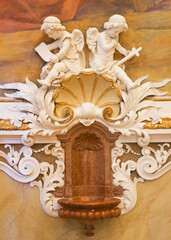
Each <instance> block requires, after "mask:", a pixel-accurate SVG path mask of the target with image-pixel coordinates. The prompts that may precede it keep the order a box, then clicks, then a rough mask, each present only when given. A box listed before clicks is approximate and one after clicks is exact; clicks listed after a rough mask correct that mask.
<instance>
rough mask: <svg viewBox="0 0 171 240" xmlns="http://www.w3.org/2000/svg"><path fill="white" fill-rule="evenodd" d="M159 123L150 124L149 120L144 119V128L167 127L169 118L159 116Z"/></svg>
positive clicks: (170, 119) (169, 126)
mask: <svg viewBox="0 0 171 240" xmlns="http://www.w3.org/2000/svg"><path fill="white" fill-rule="evenodd" d="M161 120H162V121H161V123H156V124H152V122H150V121H145V125H144V128H146V129H162V128H163V129H169V128H171V118H161Z"/></svg>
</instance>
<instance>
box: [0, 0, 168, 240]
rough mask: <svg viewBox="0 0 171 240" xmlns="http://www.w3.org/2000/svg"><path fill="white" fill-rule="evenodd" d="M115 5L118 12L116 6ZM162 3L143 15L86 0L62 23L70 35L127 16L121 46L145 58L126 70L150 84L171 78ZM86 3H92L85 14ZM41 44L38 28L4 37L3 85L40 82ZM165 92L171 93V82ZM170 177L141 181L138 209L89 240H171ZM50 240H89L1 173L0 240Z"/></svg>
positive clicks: (0, 38)
mask: <svg viewBox="0 0 171 240" xmlns="http://www.w3.org/2000/svg"><path fill="white" fill-rule="evenodd" d="M113 2H115V3H116V8H113V5H112V4H113ZM119 2H122V3H119ZM163 2H164V3H162V4H164V7H163V5H161V6H160V5H159V6H157V7H156V8H154V9H151V11H146V12H141V13H139V12H136V11H135V9H134V8H133V0H130V1H128V0H127V1H125V4H124V1H114V0H108V1H102V0H101V1H97V0H93V1H92V0H88V1H85V3H84V5H83V6H82V7H81V8H80V9H79V11H78V13H77V15H76V17H75V18H74V20H72V21H70V22H65V23H64V25H65V26H66V27H67V29H68V30H69V31H72V30H73V29H74V28H79V29H80V30H82V31H83V32H84V33H85V31H86V29H87V28H88V27H98V28H99V30H102V29H103V28H102V26H103V23H104V22H105V21H106V20H107V19H108V18H109V17H110V16H111V15H112V14H115V13H119V14H123V15H124V16H125V17H126V20H127V22H128V25H129V30H128V31H127V32H126V33H123V34H121V38H120V39H121V43H122V44H123V46H124V47H125V48H127V49H130V48H132V47H133V46H135V47H139V46H142V47H143V50H142V51H141V56H140V57H139V58H138V59H137V58H136V57H135V58H134V59H132V60H130V61H129V62H128V63H127V64H126V72H127V73H128V75H129V76H130V77H131V78H132V79H133V81H134V80H135V79H136V78H138V77H140V76H144V75H147V74H149V80H150V81H161V80H163V79H165V78H168V77H171V67H170V66H171V21H170V16H171V1H169V0H167V1H163ZM97 3H98V5H97ZM85 4H88V5H87V6H88V7H87V11H85ZM131 4H132V5H131ZM118 5H119V6H118ZM99 6H100V7H99ZM41 41H45V42H50V40H49V39H48V38H47V37H46V36H45V35H44V34H43V33H41V32H40V31H39V30H38V29H37V30H27V31H19V32H11V33H1V34H0V45H1V46H0V61H1V65H0V83H3V82H16V81H20V82H24V79H25V77H26V76H28V77H29V78H30V80H32V81H36V80H37V79H38V78H39V73H40V69H41V67H42V66H43V64H44V62H43V61H42V60H41V59H40V58H39V57H38V55H37V54H36V53H35V52H34V48H35V47H36V46H37V45H38V44H39V43H40V42H41ZM85 50H86V51H87V49H86V48H85ZM117 57H120V56H119V55H117ZM87 63H88V62H87ZM165 90H168V92H169V95H171V84H168V86H167V87H165ZM1 96H2V93H1ZM170 177H171V172H168V173H167V174H165V175H164V176H163V177H161V178H160V179H158V180H156V181H152V182H150V181H149V182H145V183H143V184H142V183H139V184H138V201H137V205H136V207H135V208H134V210H133V211H132V212H130V213H129V214H127V215H125V216H121V217H120V218H119V219H109V220H103V221H100V222H99V223H97V224H96V234H95V236H94V237H92V238H91V239H92V240H135V239H136V240H170V239H171V204H170V199H171V181H170ZM49 239H50V240H84V239H87V238H86V237H84V231H83V225H81V224H80V223H78V222H77V221H74V220H63V219H54V218H51V217H49V216H47V215H46V214H45V213H44V212H43V210H42V208H41V206H40V201H39V193H38V189H37V188H33V189H32V188H30V187H29V185H27V184H21V183H17V182H15V181H14V180H12V179H11V178H10V177H8V176H7V175H5V174H4V173H3V172H0V240H49Z"/></svg>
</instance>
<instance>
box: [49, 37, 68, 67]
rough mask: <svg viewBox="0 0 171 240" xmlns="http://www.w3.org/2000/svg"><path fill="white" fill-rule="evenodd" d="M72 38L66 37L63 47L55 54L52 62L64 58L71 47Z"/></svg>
mask: <svg viewBox="0 0 171 240" xmlns="http://www.w3.org/2000/svg"><path fill="white" fill-rule="evenodd" d="M70 44H71V40H70V39H68V38H66V39H65V40H64V42H63V47H62V49H61V50H60V51H59V52H58V53H57V54H55V56H54V57H53V58H52V62H54V63H57V62H59V60H60V59H62V58H63V57H64V56H65V55H66V54H67V52H68V50H69V48H70Z"/></svg>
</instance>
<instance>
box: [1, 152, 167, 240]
mask: <svg viewBox="0 0 171 240" xmlns="http://www.w3.org/2000/svg"><path fill="white" fill-rule="evenodd" d="M41 156H42V157H41V159H42V160H46V159H45V158H43V155H41ZM170 178H171V172H168V173H167V174H165V175H164V176H162V177H161V178H160V179H158V180H155V181H151V182H150V181H146V182H145V183H138V201H137V204H136V206H135V208H134V209H133V210H132V211H131V212H130V213H128V214H127V215H125V216H120V217H119V218H118V219H107V220H101V221H100V222H97V223H96V225H95V227H96V230H95V236H94V237H92V238H91V239H92V240H170V239H171V204H170V199H171V181H170ZM83 227H84V226H83V224H81V223H79V222H77V221H76V220H64V219H58V218H52V217H49V216H48V215H46V214H45V213H44V212H43V210H42V208H41V206H40V201H39V192H38V189H37V188H36V187H34V188H31V187H30V186H29V185H28V184H21V183H17V182H15V181H14V180H12V179H11V178H10V177H8V176H7V175H6V174H5V173H3V172H0V239H1V240H86V239H89V238H87V237H85V236H84V230H83Z"/></svg>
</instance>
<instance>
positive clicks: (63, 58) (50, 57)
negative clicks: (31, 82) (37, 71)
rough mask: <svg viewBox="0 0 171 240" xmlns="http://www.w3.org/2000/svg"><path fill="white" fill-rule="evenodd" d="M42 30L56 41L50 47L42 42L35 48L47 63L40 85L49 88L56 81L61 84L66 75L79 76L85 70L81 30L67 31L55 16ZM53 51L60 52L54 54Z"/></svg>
mask: <svg viewBox="0 0 171 240" xmlns="http://www.w3.org/2000/svg"><path fill="white" fill-rule="evenodd" d="M41 30H42V31H44V32H45V33H46V34H47V35H48V36H49V37H50V38H53V39H54V40H55V41H54V42H52V43H51V44H48V45H46V44H45V43H44V42H42V43H41V44H40V45H39V46H38V47H36V48H35V50H36V52H37V53H38V54H39V55H40V57H41V58H42V59H43V60H44V61H46V62H47V64H46V65H45V66H44V67H43V68H42V72H41V75H40V77H41V79H40V80H38V82H39V83H40V84H42V85H45V86H48V87H49V86H50V85H51V84H52V82H54V81H55V80H56V83H58V82H61V78H63V77H64V76H65V74H66V73H68V72H70V73H75V74H77V73H79V72H80V71H82V70H83V69H84V68H85V58H84V53H83V47H84V37H83V34H82V32H81V31H80V30H78V29H74V30H73V32H72V33H69V32H67V31H65V27H64V26H62V25H61V22H60V20H59V19H58V18H57V17H53V16H50V17H47V18H45V19H44V21H43V24H42V27H41ZM52 50H59V51H58V52H57V53H56V54H53V53H52V52H51V51H52Z"/></svg>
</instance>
